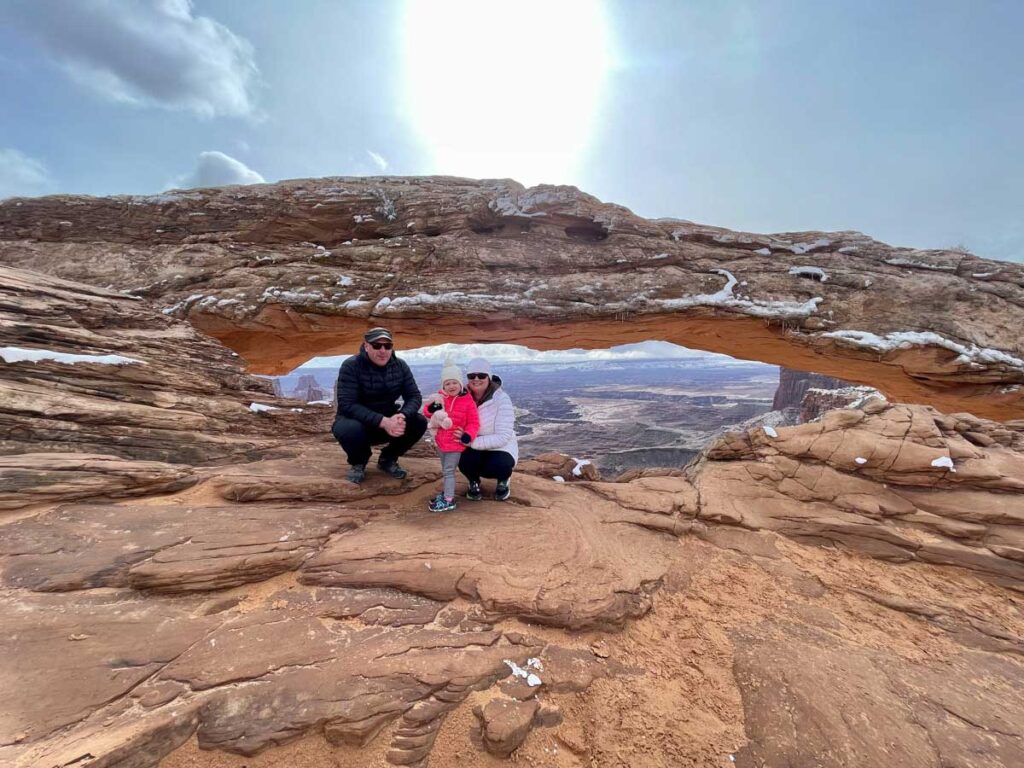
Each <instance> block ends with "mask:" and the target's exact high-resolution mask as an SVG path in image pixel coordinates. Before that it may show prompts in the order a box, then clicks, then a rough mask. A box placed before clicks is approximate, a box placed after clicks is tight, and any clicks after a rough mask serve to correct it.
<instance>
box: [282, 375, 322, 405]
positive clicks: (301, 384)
mask: <svg viewBox="0 0 1024 768" xmlns="http://www.w3.org/2000/svg"><path fill="white" fill-rule="evenodd" d="M275 383H277V381H276V380H275ZM291 396H292V397H293V398H295V399H296V400H302V401H303V402H306V403H311V402H316V401H319V400H326V399H328V395H327V393H326V392H324V390H323V388H322V387H321V386H320V384H319V383H318V382H317V380H316V376H312V375H310V374H308V373H305V374H303V375H302V376H299V380H298V381H297V382H296V383H295V389H293V390H292V394H291Z"/></svg>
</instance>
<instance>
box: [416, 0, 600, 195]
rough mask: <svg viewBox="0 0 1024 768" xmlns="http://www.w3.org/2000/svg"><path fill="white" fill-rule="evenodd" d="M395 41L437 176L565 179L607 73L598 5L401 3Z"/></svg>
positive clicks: (593, 1)
mask: <svg viewBox="0 0 1024 768" xmlns="http://www.w3.org/2000/svg"><path fill="white" fill-rule="evenodd" d="M403 40H404V54H405V62H404V63H405V86H406V87H405V107H406V110H407V112H408V115H409V119H410V120H411V122H412V124H413V127H414V128H415V130H416V131H417V133H418V134H419V136H420V138H421V140H422V141H424V142H425V143H426V144H427V146H428V147H429V149H430V152H431V154H432V159H433V170H434V171H435V172H436V173H442V174H449V175H455V176H473V177H478V178H486V177H490V178H494V177H511V178H515V179H517V180H519V181H521V182H523V183H525V184H537V183H541V182H548V183H555V184H558V183H571V182H572V181H573V179H574V175H575V172H576V170H577V164H578V162H579V161H580V159H581V156H582V153H583V151H584V150H585V148H586V146H587V144H588V142H589V140H590V137H591V133H592V129H593V123H594V120H595V119H596V116H597V112H598V106H599V104H598V102H599V99H600V95H601V89H602V86H603V82H604V76H605V71H606V69H607V65H608V52H607V51H608V45H607V27H606V24H605V18H604V10H603V8H602V6H601V3H600V2H599V0H545V1H544V2H541V1H539V0H521V1H520V2H516V3H499V2H491V1H490V0H408V2H407V4H406V11H405V22H404V29H403Z"/></svg>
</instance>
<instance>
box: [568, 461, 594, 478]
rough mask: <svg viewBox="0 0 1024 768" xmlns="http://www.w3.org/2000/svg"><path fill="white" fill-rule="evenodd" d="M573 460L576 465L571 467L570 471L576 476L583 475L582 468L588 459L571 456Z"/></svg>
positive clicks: (587, 462)
mask: <svg viewBox="0 0 1024 768" xmlns="http://www.w3.org/2000/svg"><path fill="white" fill-rule="evenodd" d="M573 461H575V462H576V466H575V467H573V468H572V473H573V475H575V476H576V477H582V476H583V468H584V467H585V466H587V465H588V464H589V463H590V459H577V458H576V457H573Z"/></svg>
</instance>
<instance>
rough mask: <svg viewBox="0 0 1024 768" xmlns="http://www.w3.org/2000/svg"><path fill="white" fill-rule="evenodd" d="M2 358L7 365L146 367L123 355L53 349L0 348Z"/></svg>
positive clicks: (141, 362) (140, 361)
mask: <svg viewBox="0 0 1024 768" xmlns="http://www.w3.org/2000/svg"><path fill="white" fill-rule="evenodd" d="M0 358H3V361H4V362H5V363H41V362H54V363H63V364H64V365H74V364H75V363H94V364H98V365H133V364H138V365H145V363H144V362H143V361H142V360H136V359H135V358H134V357H122V356H121V355H73V354H70V353H68V352H54V351H53V350H51V349H25V348H23V347H0Z"/></svg>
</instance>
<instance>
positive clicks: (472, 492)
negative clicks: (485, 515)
mask: <svg viewBox="0 0 1024 768" xmlns="http://www.w3.org/2000/svg"><path fill="white" fill-rule="evenodd" d="M483 497H484V495H483V494H482V493H481V492H480V483H479V482H478V481H476V480H473V481H471V482H470V483H469V490H467V491H466V498H467V499H469V500H470V501H480V499H482V498H483Z"/></svg>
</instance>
